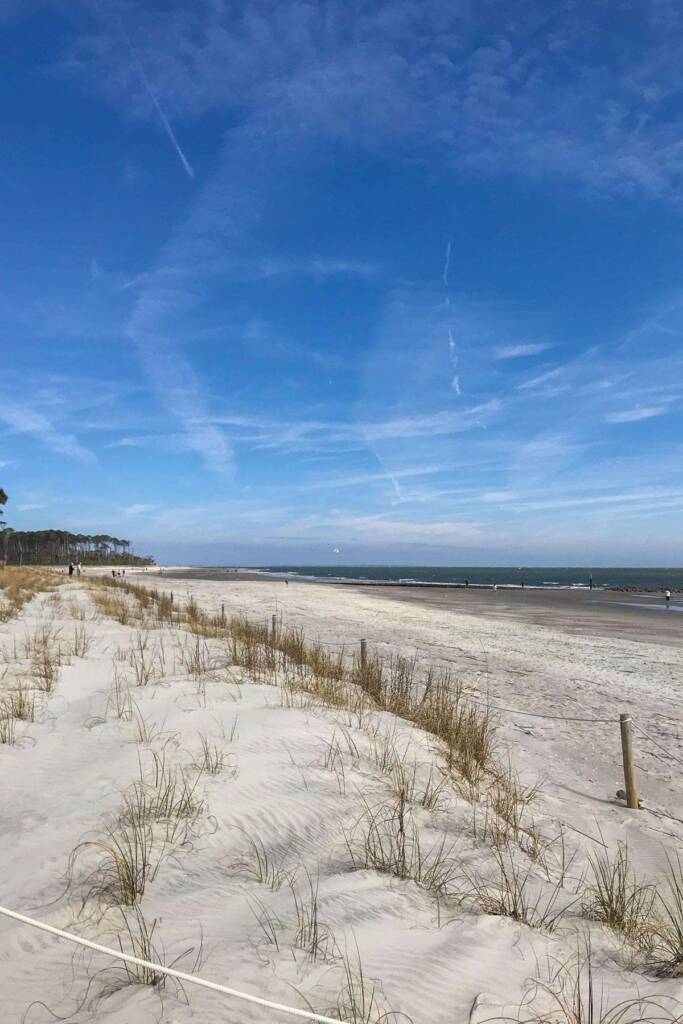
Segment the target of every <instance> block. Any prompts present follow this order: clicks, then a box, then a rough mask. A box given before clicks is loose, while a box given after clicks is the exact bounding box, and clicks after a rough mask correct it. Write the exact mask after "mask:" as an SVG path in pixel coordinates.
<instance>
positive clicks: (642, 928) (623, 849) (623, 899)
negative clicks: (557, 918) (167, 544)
mask: <svg viewBox="0 0 683 1024" xmlns="http://www.w3.org/2000/svg"><path fill="white" fill-rule="evenodd" d="M590 869H591V873H592V876H593V881H592V884H591V885H590V886H589V887H588V888H587V889H586V891H585V892H584V894H583V900H582V908H583V913H584V914H585V916H586V917H590V918H592V919H593V920H594V921H602V922H603V923H604V924H606V925H607V927H608V928H612V929H614V931H618V932H621V933H622V934H623V935H625V936H626V938H628V939H630V940H632V941H634V942H637V943H639V944H645V943H647V942H649V938H650V936H651V933H652V916H653V911H654V905H655V897H656V890H655V887H654V886H653V885H647V884H642V883H640V882H639V881H638V880H637V878H636V876H635V874H634V873H633V870H632V868H631V864H630V862H629V853H628V847H627V846H626V845H625V844H622V843H620V844H619V846H618V848H617V852H616V855H615V856H614V857H610V856H609V854H608V853H604V854H599V855H598V856H596V857H591V858H590Z"/></svg>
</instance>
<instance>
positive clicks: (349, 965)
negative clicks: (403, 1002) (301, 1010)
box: [328, 945, 411, 1024]
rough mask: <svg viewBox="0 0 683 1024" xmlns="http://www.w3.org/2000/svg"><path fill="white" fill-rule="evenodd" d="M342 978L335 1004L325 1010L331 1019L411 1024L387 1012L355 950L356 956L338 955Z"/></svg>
mask: <svg viewBox="0 0 683 1024" xmlns="http://www.w3.org/2000/svg"><path fill="white" fill-rule="evenodd" d="M339 959H340V961H341V969H342V974H343V979H342V986H341V990H340V992H339V995H338V997H337V1002H336V1004H335V1005H334V1006H333V1007H332V1008H331V1009H330V1010H328V1015H329V1016H330V1017H337V1016H338V1017H339V1020H343V1021H348V1022H349V1024H400V1022H404V1024H411V1018H410V1017H408V1015H407V1014H405V1013H401V1012H399V1011H396V1010H390V1009H389V1008H388V1007H387V1006H386V1002H385V1000H384V998H383V996H382V992H381V989H380V987H379V985H378V983H377V982H376V981H374V980H373V979H372V978H368V976H367V975H366V973H365V970H364V968H363V962H362V960H361V956H360V952H359V950H358V946H357V945H356V947H355V955H351V954H349V951H348V949H344V951H343V952H342V951H339Z"/></svg>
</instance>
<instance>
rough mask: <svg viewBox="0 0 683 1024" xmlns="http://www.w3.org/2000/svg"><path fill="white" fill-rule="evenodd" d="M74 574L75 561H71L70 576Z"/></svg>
mask: <svg viewBox="0 0 683 1024" xmlns="http://www.w3.org/2000/svg"><path fill="white" fill-rule="evenodd" d="M73 574H74V564H73V562H69V576H73Z"/></svg>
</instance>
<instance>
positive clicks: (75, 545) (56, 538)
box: [0, 487, 154, 565]
mask: <svg viewBox="0 0 683 1024" xmlns="http://www.w3.org/2000/svg"><path fill="white" fill-rule="evenodd" d="M7 501H8V497H7V494H6V493H5V491H4V490H3V489H2V487H0V559H1V560H3V561H4V562H5V563H6V564H8V565H65V564H67V563H68V562H82V563H84V564H86V565H153V564H154V559H153V558H151V557H149V556H140V555H136V554H134V553H133V550H132V548H131V543H130V541H129V540H123V539H121V538H119V537H111V536H109V534H106V533H97V534H87V533H70V532H69V530H13V529H12V528H11V527H9V526H6V525H5V522H4V519H3V518H2V514H3V506H4V505H5V504H6V503H7Z"/></svg>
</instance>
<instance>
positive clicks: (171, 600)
mask: <svg viewBox="0 0 683 1024" xmlns="http://www.w3.org/2000/svg"><path fill="white" fill-rule="evenodd" d="M171 604H173V591H171Z"/></svg>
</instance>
